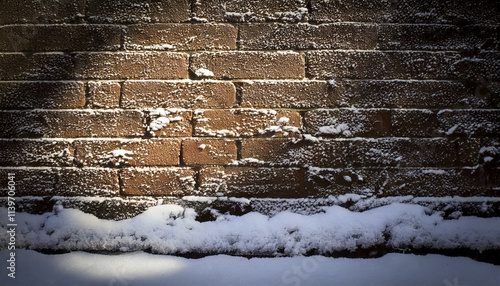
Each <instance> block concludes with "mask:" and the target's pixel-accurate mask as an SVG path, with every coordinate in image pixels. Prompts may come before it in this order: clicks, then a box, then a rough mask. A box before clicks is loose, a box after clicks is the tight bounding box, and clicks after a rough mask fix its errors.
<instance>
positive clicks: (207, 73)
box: [194, 68, 214, 77]
mask: <svg viewBox="0 0 500 286" xmlns="http://www.w3.org/2000/svg"><path fill="white" fill-rule="evenodd" d="M194 73H195V74H196V76H197V77H213V76H214V73H213V72H212V71H210V70H208V69H204V68H201V69H197V70H196V71H195V72H194Z"/></svg>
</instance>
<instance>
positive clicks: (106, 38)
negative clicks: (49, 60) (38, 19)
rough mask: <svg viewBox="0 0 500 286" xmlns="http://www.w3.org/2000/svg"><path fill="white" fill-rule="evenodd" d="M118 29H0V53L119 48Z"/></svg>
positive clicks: (103, 26) (40, 26)
mask: <svg viewBox="0 0 500 286" xmlns="http://www.w3.org/2000/svg"><path fill="white" fill-rule="evenodd" d="M120 37H121V27H120V26H111V25H87V24H84V25H80V24H79V25H43V26H42V25H37V26H34V25H33V26H26V25H21V26H3V27H0V39H8V40H7V41H1V42H0V51H9V52H11V51H14V52H17V51H43V52H46V51H47V52H50V51H98V50H100V51H103V50H118V49H119V48H120Z"/></svg>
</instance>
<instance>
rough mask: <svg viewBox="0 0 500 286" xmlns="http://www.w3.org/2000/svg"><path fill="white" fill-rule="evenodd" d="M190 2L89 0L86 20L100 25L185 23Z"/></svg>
mask: <svg viewBox="0 0 500 286" xmlns="http://www.w3.org/2000/svg"><path fill="white" fill-rule="evenodd" d="M190 10H191V9H190V3H189V0H162V1H159V0H146V1H136V0H118V1H102V0H88V1H87V2H86V11H85V12H86V16H87V17H86V18H87V20H89V21H91V22H99V23H137V22H183V21H187V20H189V13H190Z"/></svg>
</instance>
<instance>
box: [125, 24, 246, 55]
mask: <svg viewBox="0 0 500 286" xmlns="http://www.w3.org/2000/svg"><path fill="white" fill-rule="evenodd" d="M237 36H238V30H237V29H236V28H235V27H234V26H232V25H228V24H149V25H132V26H128V28H127V32H126V34H125V48H126V49H130V50H179V51H194V50H213V49H218V50H229V49H236V38H237Z"/></svg>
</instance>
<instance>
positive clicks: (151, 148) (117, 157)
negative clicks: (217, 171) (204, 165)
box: [75, 139, 181, 167]
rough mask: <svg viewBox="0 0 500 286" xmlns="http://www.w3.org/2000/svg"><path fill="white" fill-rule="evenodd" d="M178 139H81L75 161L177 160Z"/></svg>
mask: <svg viewBox="0 0 500 286" xmlns="http://www.w3.org/2000/svg"><path fill="white" fill-rule="evenodd" d="M180 147H181V142H180V140H179V139H147V140H144V139H134V140H124V139H119V140H99V139H97V140H80V141H76V142H75V149H76V162H77V163H78V164H81V165H82V166H103V167H121V166H168V165H178V164H179V154H180Z"/></svg>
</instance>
